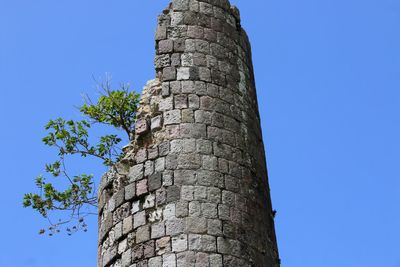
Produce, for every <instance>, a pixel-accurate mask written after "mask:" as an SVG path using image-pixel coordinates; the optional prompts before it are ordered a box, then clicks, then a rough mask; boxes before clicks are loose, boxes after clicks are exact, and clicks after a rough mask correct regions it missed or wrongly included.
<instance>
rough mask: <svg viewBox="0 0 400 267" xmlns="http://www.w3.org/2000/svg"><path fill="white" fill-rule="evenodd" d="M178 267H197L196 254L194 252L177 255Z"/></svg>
mask: <svg viewBox="0 0 400 267" xmlns="http://www.w3.org/2000/svg"><path fill="white" fill-rule="evenodd" d="M176 262H177V266H178V267H195V263H196V253H195V252H193V251H185V252H180V253H178V254H177V255H176Z"/></svg>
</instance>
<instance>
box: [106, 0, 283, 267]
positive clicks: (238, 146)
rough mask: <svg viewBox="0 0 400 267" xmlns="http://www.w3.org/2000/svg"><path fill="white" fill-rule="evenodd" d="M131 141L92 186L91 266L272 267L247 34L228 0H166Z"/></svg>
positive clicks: (270, 227) (276, 261)
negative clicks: (152, 74)
mask: <svg viewBox="0 0 400 267" xmlns="http://www.w3.org/2000/svg"><path fill="white" fill-rule="evenodd" d="M155 67H156V73H157V78H156V79H155V80H153V81H150V82H149V83H148V84H147V85H146V87H145V89H144V91H143V95H142V99H141V103H140V109H139V112H138V119H137V123H136V132H135V140H134V141H133V142H132V143H131V144H129V145H128V146H127V147H125V151H126V156H125V158H124V159H123V160H122V161H121V162H120V163H119V164H117V166H116V167H115V168H113V169H112V170H110V171H109V172H108V173H107V174H106V175H104V177H103V178H102V183H101V186H100V188H99V253H98V255H99V257H98V266H99V267H203V266H204V267H221V266H225V267H226V266H230V267H236V266H255V267H277V266H279V265H280V264H279V256H278V251H277V244H276V237H275V230H274V222H273V211H272V208H271V201H270V194H269V186H268V178H267V170H266V163H265V156H264V146H263V142H262V135H261V129H260V118H259V113H258V106H257V97H256V90H255V83H254V77H253V69H252V68H253V67H252V62H251V51H250V44H249V41H248V38H247V35H246V33H245V32H244V30H243V29H242V28H241V26H240V15H239V11H238V10H237V8H235V7H232V6H231V5H230V4H229V1H228V0H174V1H172V3H171V4H170V5H169V7H168V8H167V9H166V10H164V11H163V13H162V15H160V16H159V19H158V28H157V33H156V58H155Z"/></svg>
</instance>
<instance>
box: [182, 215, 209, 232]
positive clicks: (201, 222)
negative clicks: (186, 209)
mask: <svg viewBox="0 0 400 267" xmlns="http://www.w3.org/2000/svg"><path fill="white" fill-rule="evenodd" d="M186 231H187V232H189V233H194V234H205V233H207V219H206V218H199V217H187V218H186Z"/></svg>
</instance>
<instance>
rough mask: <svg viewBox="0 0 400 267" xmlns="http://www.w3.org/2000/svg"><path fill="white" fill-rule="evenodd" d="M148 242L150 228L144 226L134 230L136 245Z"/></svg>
mask: <svg viewBox="0 0 400 267" xmlns="http://www.w3.org/2000/svg"><path fill="white" fill-rule="evenodd" d="M148 240H150V226H149V225H144V226H141V227H139V228H137V230H136V243H142V242H146V241H148Z"/></svg>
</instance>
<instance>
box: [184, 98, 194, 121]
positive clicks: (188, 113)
mask: <svg viewBox="0 0 400 267" xmlns="http://www.w3.org/2000/svg"><path fill="white" fill-rule="evenodd" d="M190 104H191V103H190V97H189V107H190ZM181 116H182V123H194V112H193V110H191V109H183V110H182V112H181Z"/></svg>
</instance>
